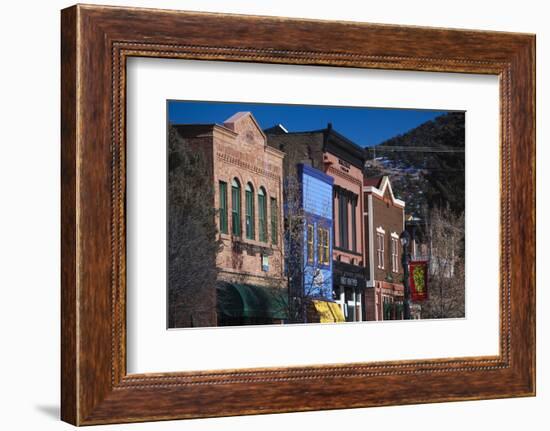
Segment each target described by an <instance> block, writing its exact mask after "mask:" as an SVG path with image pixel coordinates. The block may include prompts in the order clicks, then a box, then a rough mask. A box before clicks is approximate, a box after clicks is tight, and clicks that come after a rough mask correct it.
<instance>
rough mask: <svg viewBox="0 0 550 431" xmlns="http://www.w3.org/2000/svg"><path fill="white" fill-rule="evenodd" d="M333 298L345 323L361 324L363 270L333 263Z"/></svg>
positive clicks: (341, 263)
mask: <svg viewBox="0 0 550 431" xmlns="http://www.w3.org/2000/svg"><path fill="white" fill-rule="evenodd" d="M333 264H334V286H333V297H334V300H335V301H336V303H337V304H339V305H340V308H341V310H342V313H343V314H344V318H345V319H346V321H347V322H362V321H364V320H366V318H365V306H364V301H365V298H364V293H365V286H366V283H365V274H364V268H363V267H361V266H357V265H352V264H349V263H344V262H338V261H334V263H333Z"/></svg>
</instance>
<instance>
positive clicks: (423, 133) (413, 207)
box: [365, 112, 465, 217]
mask: <svg viewBox="0 0 550 431" xmlns="http://www.w3.org/2000/svg"><path fill="white" fill-rule="evenodd" d="M464 127H465V114H464V113H463V112H451V113H448V114H445V115H442V116H439V117H437V118H435V119H434V120H432V121H428V122H426V123H423V124H421V125H420V126H418V127H416V128H415V129H412V130H410V131H408V132H407V133H404V134H403V135H398V136H395V137H393V138H391V139H389V140H387V141H385V142H382V143H381V144H379V145H376V146H373V147H368V148H366V149H365V151H366V153H367V160H368V161H367V164H366V168H365V173H366V175H368V176H374V175H381V174H383V175H389V176H390V179H391V181H392V186H393V189H394V192H395V194H396V195H397V196H398V197H399V198H401V199H403V200H404V201H405V202H406V204H407V207H406V211H407V214H413V215H415V216H419V217H422V215H423V212H424V211H423V209H424V208H432V207H434V206H439V207H444V206H446V205H447V204H449V206H450V208H451V209H452V210H453V212H455V213H457V214H458V213H461V212H463V211H464V187H465V170H464V167H465V158H464V155H465V152H464V148H465V147H464V144H465V128H464Z"/></svg>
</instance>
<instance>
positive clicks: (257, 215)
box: [61, 5, 535, 425]
mask: <svg viewBox="0 0 550 431" xmlns="http://www.w3.org/2000/svg"><path fill="white" fill-rule="evenodd" d="M61 30H62V34H61V42H62V68H61V69H62V95H61V101H62V103H61V106H62V154H61V159H62V346H61V349H62V410H61V414H62V419H63V420H65V421H67V422H70V423H72V424H75V425H91V424H104V423H117V422H138V421H150V420H166V419H179V418H196V417H213V416H229V415H241V414H256V413H274V412H289V411H307V410H321V409H340V408H353V407H367V406H382V405H395V404H413V403H427V402H442V401H454V400H472V399H488V398H502V397H515V396H532V395H534V394H535V259H534V258H535V172H534V169H535V164H534V163H535V162H534V160H535V135H534V124H535V112H534V100H535V79H534V70H535V69H534V65H535V54H534V52H535V51H534V47H535V37H534V36H533V35H527V34H511V33H498V32H484V31H466V30H449V29H434V28H421V27H402V26H388V25H376V24H364V23H351V22H345V23H344V22H328V21H312V20H296V19H286V18H274V17H253V16H239V15H220V14H211V13H196V12H178V11H164V10H148V9H132V8H118V7H103V6H92V5H87V6H82V5H77V6H73V7H71V8H68V9H65V10H63V11H62V29H61ZM251 393H253V394H254V396H250V394H251ZM304 394H307V396H304Z"/></svg>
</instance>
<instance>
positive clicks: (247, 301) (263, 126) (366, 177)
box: [166, 100, 466, 329]
mask: <svg viewBox="0 0 550 431" xmlns="http://www.w3.org/2000/svg"><path fill="white" fill-rule="evenodd" d="M166 114H167V137H166V145H167V166H168V169H167V179H166V187H167V197H168V198H167V210H166V213H167V233H166V234H167V238H168V241H167V256H168V258H167V268H166V271H167V277H166V279H167V286H166V289H167V295H166V296H167V304H166V306H167V327H168V328H169V329H176V328H200V327H224V326H247V325H288V324H314V323H317V324H318V323H321V324H334V323H349V322H383V321H399V320H411V319H457V318H458V319H461V318H466V310H465V244H466V238H465V127H466V126H465V119H466V112H464V111H445V110H427V109H400V108H398V107H396V108H378V107H356V106H320V105H290V104H288V105H287V104H269V103H248V102H242V103H241V102H226V101H215V102H213V101H185V100H168V101H167V103H166Z"/></svg>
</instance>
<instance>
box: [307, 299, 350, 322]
mask: <svg viewBox="0 0 550 431" xmlns="http://www.w3.org/2000/svg"><path fill="white" fill-rule="evenodd" d="M313 306H314V307H315V310H316V311H317V313H318V314H319V323H336V322H345V321H346V319H344V314H343V313H342V309H341V308H340V306H339V305H338V304H337V303H336V302H328V301H313Z"/></svg>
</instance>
